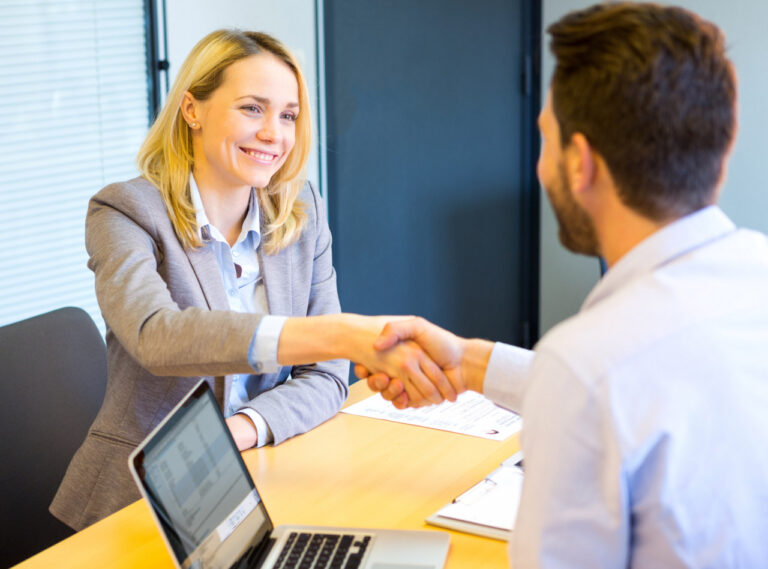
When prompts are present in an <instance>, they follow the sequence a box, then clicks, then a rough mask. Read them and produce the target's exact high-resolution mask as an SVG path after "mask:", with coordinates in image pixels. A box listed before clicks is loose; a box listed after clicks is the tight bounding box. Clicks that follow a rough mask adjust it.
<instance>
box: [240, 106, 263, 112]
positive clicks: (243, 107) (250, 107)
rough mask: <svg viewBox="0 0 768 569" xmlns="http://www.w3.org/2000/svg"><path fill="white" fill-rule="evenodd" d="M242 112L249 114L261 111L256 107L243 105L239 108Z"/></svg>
mask: <svg viewBox="0 0 768 569" xmlns="http://www.w3.org/2000/svg"><path fill="white" fill-rule="evenodd" d="M240 108H241V109H243V110H244V111H248V112H249V113H260V112H261V109H260V108H259V107H257V106H256V105H244V106H242V107H240Z"/></svg>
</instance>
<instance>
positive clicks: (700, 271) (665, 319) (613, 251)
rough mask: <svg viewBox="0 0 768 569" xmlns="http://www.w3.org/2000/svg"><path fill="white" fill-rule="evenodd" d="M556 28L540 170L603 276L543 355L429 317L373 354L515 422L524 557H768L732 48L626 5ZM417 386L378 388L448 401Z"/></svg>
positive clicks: (754, 280)
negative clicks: (398, 358)
mask: <svg viewBox="0 0 768 569" xmlns="http://www.w3.org/2000/svg"><path fill="white" fill-rule="evenodd" d="M548 31H549V33H550V34H551V49H552V52H553V54H554V56H555V58H556V69H555V71H554V75H553V78H552V83H551V87H550V91H549V94H548V97H547V101H546V104H545V106H544V109H543V111H542V112H541V116H540V119H539V127H540V129H541V133H542V138H543V146H542V150H541V157H540V160H539V164H538V175H539V179H540V181H541V183H542V185H543V186H544V188H545V190H546V192H547V196H548V198H549V200H550V202H551V203H552V206H553V208H554V210H555V213H556V215H557V219H558V222H559V225H560V238H561V241H562V242H563V244H564V245H565V246H566V247H567V248H569V249H571V250H572V251H575V252H577V253H584V254H588V255H600V256H602V257H603V258H604V259H605V261H606V262H607V264H608V266H609V267H610V268H609V270H608V272H607V274H606V275H605V276H604V277H603V279H602V280H601V281H600V282H599V283H598V284H597V286H595V288H594V289H593V290H592V292H591V293H590V295H589V296H588V297H587V299H586V301H585V303H584V306H583V307H582V309H581V311H580V313H579V314H578V315H576V316H575V317H573V318H570V319H568V320H566V321H565V322H563V323H561V324H560V325H559V326H557V327H556V328H554V329H553V330H552V331H550V332H549V333H548V334H546V336H545V337H544V338H542V340H541V341H540V342H539V344H538V345H537V346H536V349H535V352H528V351H525V350H522V349H519V348H515V347H512V346H506V345H503V344H495V345H494V344H492V343H490V342H487V341H484V340H465V339H462V338H458V337H456V336H454V335H452V334H451V333H449V332H447V331H444V330H442V329H440V328H438V327H436V326H434V325H432V324H430V323H428V322H426V321H424V320H421V319H412V320H406V321H400V322H394V323H391V324H389V325H387V327H386V328H385V330H384V333H383V334H382V336H381V337H380V338H379V340H378V346H377V347H378V348H380V349H382V350H383V349H387V348H388V347H390V346H393V345H394V344H395V343H396V342H398V341H402V340H413V341H416V342H417V343H419V344H420V345H421V347H422V348H423V349H424V350H425V352H426V353H427V354H428V355H429V356H430V357H431V358H432V359H433V360H434V361H435V362H436V363H437V364H438V365H440V366H441V367H442V368H443V370H444V372H445V375H446V376H447V378H448V379H449V380H450V381H451V383H452V384H453V385H454V387H455V388H456V391H457V392H461V391H463V390H465V389H473V390H476V391H480V392H482V393H484V394H485V395H486V396H488V397H489V398H491V399H493V400H494V401H496V402H498V403H499V404H501V405H503V406H505V407H509V408H511V409H514V410H517V411H520V412H521V413H522V416H523V418H524V421H525V427H524V430H523V437H522V445H523V452H524V456H525V469H526V478H525V485H524V489H523V495H522V500H521V504H520V509H519V513H518V518H517V525H516V528H515V531H514V532H513V537H512V539H511V543H510V553H511V558H512V563H513V565H514V567H515V569H521V568H524V567H545V568H555V567H589V568H599V567H617V568H618V567H633V568H653V569H656V568H662V567H663V568H673V567H688V568H690V567H767V566H768V539H766V536H768V482H767V481H768V452H766V450H765V445H766V440H768V413H766V411H765V409H768V358H766V357H765V356H764V355H763V354H764V353H765V350H766V346H768V302H766V300H765V294H766V291H768V243H767V241H766V238H765V236H763V235H761V234H758V233H755V232H750V231H745V230H737V229H736V228H735V227H734V225H733V224H732V222H731V221H730V220H729V219H728V218H727V217H726V216H725V214H724V213H723V212H722V211H721V210H720V209H719V208H718V207H717V206H716V205H714V204H715V203H716V200H717V196H718V188H719V186H720V184H721V181H722V178H723V177H724V172H725V159H726V156H727V154H728V152H729V150H730V147H731V145H732V142H733V138H734V135H735V130H736V118H735V117H736V82H735V77H734V73H733V69H732V65H731V63H730V61H729V60H728V59H727V57H726V55H725V47H724V38H723V36H722V34H721V33H720V31H719V30H718V29H717V28H716V27H715V26H714V25H712V24H711V23H708V22H705V21H702V20H701V19H699V18H698V17H697V16H695V15H693V14H691V13H689V12H686V11H684V10H682V9H679V8H671V7H661V6H656V5H648V4H633V3H620V4H602V5H599V6H595V7H592V8H589V9H586V10H583V11H579V12H575V13H571V14H569V15H567V16H565V17H564V18H563V19H561V20H560V21H558V22H556V23H555V24H553V25H552V26H550V27H549V30H548ZM372 371H374V370H372ZM358 373H359V375H367V373H368V372H367V370H365V369H364V368H360V367H358ZM421 379H422V381H421V382H420V381H419V377H418V376H416V377H415V378H411V379H407V380H403V381H401V380H399V379H393V380H391V381H390V380H389V379H388V378H386V376H383V375H380V374H374V375H371V376H370V377H369V378H368V382H369V385H370V386H371V387H372V388H374V389H378V390H381V391H383V393H384V395H385V397H386V398H388V399H391V400H393V401H394V402H395V404H396V405H397V406H399V407H403V406H406V405H409V404H410V405H419V404H422V403H423V402H424V399H423V395H420V394H425V395H427V394H428V395H434V393H435V392H436V390H435V389H434V388H430V386H428V385H425V384H424V382H423V376H421Z"/></svg>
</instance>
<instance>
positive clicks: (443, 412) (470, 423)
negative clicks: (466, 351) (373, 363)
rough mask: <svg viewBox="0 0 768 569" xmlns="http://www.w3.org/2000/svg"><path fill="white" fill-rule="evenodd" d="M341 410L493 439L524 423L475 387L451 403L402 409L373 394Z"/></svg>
mask: <svg viewBox="0 0 768 569" xmlns="http://www.w3.org/2000/svg"><path fill="white" fill-rule="evenodd" d="M342 412H343V413H349V414H350V415H359V416H361V417H372V418H374V419H385V420H387V421H395V422H397V423H407V424H409V425H418V426H420V427H429V428H432V429H439V430H441V431H450V432H452V433H461V434H463V435H471V436H473V437H481V438H483V439H491V440H495V441H503V440H504V439H506V438H508V437H510V436H512V435H513V434H515V433H517V432H518V431H519V430H520V428H521V427H522V425H523V422H522V419H521V418H520V415H518V414H517V413H513V412H512V411H508V410H506V409H502V408H501V407H498V406H496V405H495V404H494V403H493V402H492V401H490V400H488V399H486V398H485V397H483V396H482V395H480V394H479V393H476V392H474V391H465V392H464V393H462V394H461V395H459V397H458V398H457V400H456V401H455V402H454V403H451V402H450V401H445V402H443V403H440V404H439V405H432V406H430V407H421V408H418V409H402V410H401V409H396V408H395V407H394V406H393V405H392V403H390V402H389V401H387V400H386V399H384V398H383V397H382V396H381V395H379V394H376V395H373V396H372V397H368V398H367V399H364V400H362V401H360V402H358V403H355V404H354V405H350V406H349V407H347V408H345V409H342Z"/></svg>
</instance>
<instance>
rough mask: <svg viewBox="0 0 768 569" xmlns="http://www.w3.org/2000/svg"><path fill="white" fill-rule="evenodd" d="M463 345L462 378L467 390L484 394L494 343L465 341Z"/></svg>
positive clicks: (477, 340)
mask: <svg viewBox="0 0 768 569" xmlns="http://www.w3.org/2000/svg"><path fill="white" fill-rule="evenodd" d="M462 344H463V345H462V356H461V376H462V378H463V379H464V385H466V387H467V389H471V390H472V391H476V392H478V393H482V392H483V383H484V382H485V370H486V369H487V368H488V360H489V359H490V358H491V352H492V351H493V343H492V342H489V341H487V340H479V339H464V340H462Z"/></svg>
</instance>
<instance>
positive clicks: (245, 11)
mask: <svg viewBox="0 0 768 569" xmlns="http://www.w3.org/2000/svg"><path fill="white" fill-rule="evenodd" d="M315 1H316V0H215V1H211V0H165V4H166V30H167V34H168V37H167V41H168V61H169V62H170V66H171V67H170V77H171V81H173V78H174V77H175V73H176V71H177V70H178V69H179V67H180V66H181V63H182V62H183V61H184V58H185V57H186V56H187V54H188V53H189V51H190V50H191V49H192V46H194V45H195V44H196V43H197V42H198V40H200V39H201V38H202V37H203V36H205V35H206V34H207V33H209V32H212V31H214V30H217V29H219V28H239V29H242V30H253V31H259V32H266V33H268V34H270V35H273V36H275V37H276V38H277V39H279V40H280V41H281V42H283V43H284V44H285V45H286V46H288V48H289V49H290V50H291V51H292V52H293V54H294V55H295V56H296V57H297V59H298V60H299V63H300V64H301V66H302V69H303V71H304V75H305V77H306V80H307V88H308V89H309V96H310V99H311V101H312V111H311V112H312V119H313V120H312V123H313V135H314V136H313V138H314V142H315V144H314V145H313V150H312V153H311V154H310V156H309V163H308V165H307V177H308V178H309V179H310V180H311V181H312V182H313V183H315V184H316V185H317V186H318V187H320V184H319V176H320V174H319V154H318V145H317V141H318V139H319V137H318V136H317V118H318V113H317V111H318V107H317V37H316V36H317V28H316V25H315ZM322 190H323V191H325V188H322Z"/></svg>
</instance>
